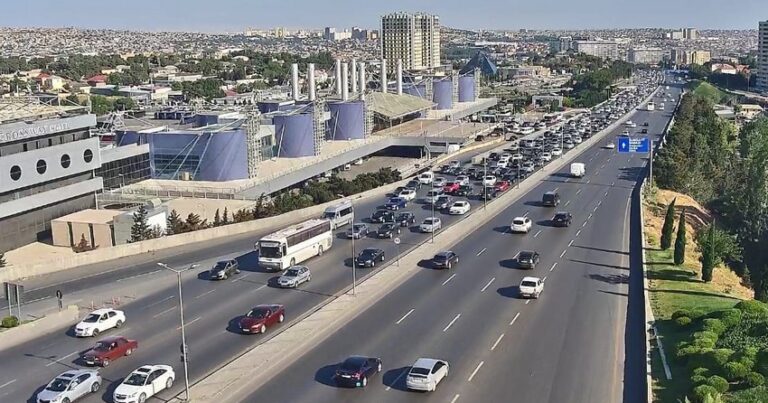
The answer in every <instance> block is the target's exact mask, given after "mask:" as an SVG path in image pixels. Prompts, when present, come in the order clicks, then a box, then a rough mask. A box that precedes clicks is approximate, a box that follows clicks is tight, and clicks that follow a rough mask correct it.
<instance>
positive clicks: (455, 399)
mask: <svg viewBox="0 0 768 403" xmlns="http://www.w3.org/2000/svg"><path fill="white" fill-rule="evenodd" d="M459 396H461V395H460V394H458V393H457V394H456V396H454V397H453V399H451V403H456V401H457V400H459Z"/></svg>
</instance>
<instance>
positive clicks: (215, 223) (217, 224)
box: [213, 209, 221, 227]
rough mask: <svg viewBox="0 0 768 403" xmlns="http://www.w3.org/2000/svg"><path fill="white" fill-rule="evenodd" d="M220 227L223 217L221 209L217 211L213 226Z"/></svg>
mask: <svg viewBox="0 0 768 403" xmlns="http://www.w3.org/2000/svg"><path fill="white" fill-rule="evenodd" d="M219 225H221V215H220V214H219V209H216V214H214V215H213V226H214V227H218V226H219Z"/></svg>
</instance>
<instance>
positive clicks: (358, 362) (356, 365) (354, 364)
mask: <svg viewBox="0 0 768 403" xmlns="http://www.w3.org/2000/svg"><path fill="white" fill-rule="evenodd" d="M379 372H381V358H373V357H361V356H359V355H353V356H351V357H349V358H347V359H346V360H344V362H342V363H341V364H339V367H338V368H337V369H336V375H335V376H334V379H335V380H336V384H338V385H341V386H352V387H362V388H364V387H366V386H367V385H368V379H369V378H370V377H372V376H373V375H375V374H377V373H379Z"/></svg>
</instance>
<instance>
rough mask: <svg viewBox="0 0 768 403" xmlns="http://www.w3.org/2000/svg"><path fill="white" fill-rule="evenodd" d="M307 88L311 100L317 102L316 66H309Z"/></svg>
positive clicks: (310, 64) (311, 64)
mask: <svg viewBox="0 0 768 403" xmlns="http://www.w3.org/2000/svg"><path fill="white" fill-rule="evenodd" d="M307 87H309V100H310V101H314V100H315V64H314V63H309V64H308V65H307Z"/></svg>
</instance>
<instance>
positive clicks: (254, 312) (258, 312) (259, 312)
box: [245, 308, 268, 319]
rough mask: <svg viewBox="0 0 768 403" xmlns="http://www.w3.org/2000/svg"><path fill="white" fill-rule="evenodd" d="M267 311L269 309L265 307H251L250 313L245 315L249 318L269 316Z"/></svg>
mask: <svg viewBox="0 0 768 403" xmlns="http://www.w3.org/2000/svg"><path fill="white" fill-rule="evenodd" d="M267 312H268V311H267V310H266V309H263V308H259V309H251V311H250V312H248V315H245V316H247V317H249V318H254V319H264V318H266V317H267Z"/></svg>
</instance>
